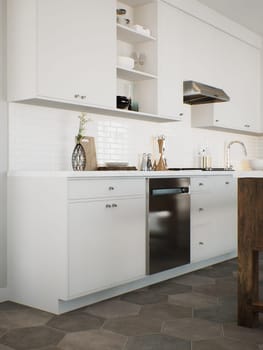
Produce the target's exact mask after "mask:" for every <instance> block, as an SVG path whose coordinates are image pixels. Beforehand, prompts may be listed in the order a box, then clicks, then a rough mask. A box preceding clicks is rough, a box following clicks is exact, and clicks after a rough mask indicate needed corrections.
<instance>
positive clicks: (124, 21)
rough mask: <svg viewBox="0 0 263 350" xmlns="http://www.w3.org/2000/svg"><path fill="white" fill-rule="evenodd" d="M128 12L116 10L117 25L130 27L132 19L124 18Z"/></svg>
mask: <svg viewBox="0 0 263 350" xmlns="http://www.w3.org/2000/svg"><path fill="white" fill-rule="evenodd" d="M126 12H127V11H126V10H125V9H116V15H117V17H116V20H117V23H119V24H121V25H128V24H130V19H129V18H125V17H123V15H126Z"/></svg>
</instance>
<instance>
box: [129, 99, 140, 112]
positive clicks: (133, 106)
mask: <svg viewBox="0 0 263 350" xmlns="http://www.w3.org/2000/svg"><path fill="white" fill-rule="evenodd" d="M129 100H130V104H129V107H128V109H129V110H130V111H134V112H139V104H138V102H137V101H134V100H132V99H131V98H130V99H129Z"/></svg>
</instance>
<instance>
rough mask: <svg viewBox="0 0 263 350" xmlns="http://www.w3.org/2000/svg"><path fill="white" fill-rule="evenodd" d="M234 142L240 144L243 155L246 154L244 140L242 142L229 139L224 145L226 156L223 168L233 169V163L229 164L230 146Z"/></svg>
mask: <svg viewBox="0 0 263 350" xmlns="http://www.w3.org/2000/svg"><path fill="white" fill-rule="evenodd" d="M234 143H238V144H240V145H241V146H242V148H243V150H244V154H245V156H247V149H246V146H245V144H244V142H242V141H230V142H229V143H228V145H227V146H226V156H225V159H226V166H225V170H233V165H231V163H230V147H231V146H232V145H233V144H234Z"/></svg>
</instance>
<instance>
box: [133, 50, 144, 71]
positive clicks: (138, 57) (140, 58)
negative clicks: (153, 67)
mask: <svg viewBox="0 0 263 350" xmlns="http://www.w3.org/2000/svg"><path fill="white" fill-rule="evenodd" d="M132 57H133V59H134V63H135V66H137V67H138V66H143V65H144V63H145V60H146V56H145V54H144V53H139V52H133V53H132Z"/></svg>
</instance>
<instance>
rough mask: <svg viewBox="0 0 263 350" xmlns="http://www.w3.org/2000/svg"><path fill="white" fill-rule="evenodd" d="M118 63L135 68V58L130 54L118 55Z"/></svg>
mask: <svg viewBox="0 0 263 350" xmlns="http://www.w3.org/2000/svg"><path fill="white" fill-rule="evenodd" d="M117 65H118V67H121V68H126V69H133V68H134V59H133V58H131V57H128V56H118V57H117Z"/></svg>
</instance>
